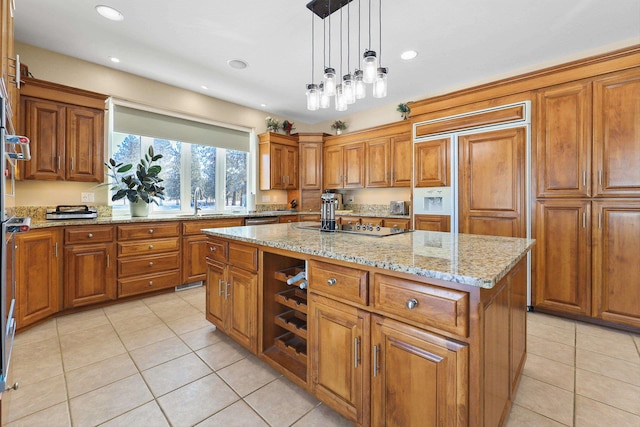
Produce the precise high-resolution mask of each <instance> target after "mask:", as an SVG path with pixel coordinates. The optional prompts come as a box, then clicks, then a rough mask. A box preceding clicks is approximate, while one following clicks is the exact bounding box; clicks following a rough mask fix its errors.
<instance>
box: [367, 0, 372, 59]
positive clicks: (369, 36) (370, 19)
mask: <svg viewBox="0 0 640 427" xmlns="http://www.w3.org/2000/svg"><path fill="white" fill-rule="evenodd" d="M367 50H371V0H369V48H368V49H367Z"/></svg>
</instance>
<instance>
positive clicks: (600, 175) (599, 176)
mask: <svg viewBox="0 0 640 427" xmlns="http://www.w3.org/2000/svg"><path fill="white" fill-rule="evenodd" d="M598 185H599V186H600V187H602V169H600V170H599V171H598Z"/></svg>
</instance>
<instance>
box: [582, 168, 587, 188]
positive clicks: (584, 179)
mask: <svg viewBox="0 0 640 427" xmlns="http://www.w3.org/2000/svg"><path fill="white" fill-rule="evenodd" d="M582 185H584V186H585V187H586V186H587V171H586V170H585V171H582Z"/></svg>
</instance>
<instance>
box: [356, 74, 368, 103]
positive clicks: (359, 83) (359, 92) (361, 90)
mask: <svg viewBox="0 0 640 427" xmlns="http://www.w3.org/2000/svg"><path fill="white" fill-rule="evenodd" d="M362 74H363V73H362V70H356V72H355V73H354V78H355V79H354V85H355V93H356V99H363V98H364V97H366V96H367V88H366V86H365V85H364V80H362Z"/></svg>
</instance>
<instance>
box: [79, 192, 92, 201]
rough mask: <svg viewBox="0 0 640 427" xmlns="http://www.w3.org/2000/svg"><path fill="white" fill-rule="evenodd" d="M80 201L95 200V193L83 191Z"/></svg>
mask: <svg viewBox="0 0 640 427" xmlns="http://www.w3.org/2000/svg"><path fill="white" fill-rule="evenodd" d="M80 201H82V202H83V203H91V202H95V193H81V196H80Z"/></svg>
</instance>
